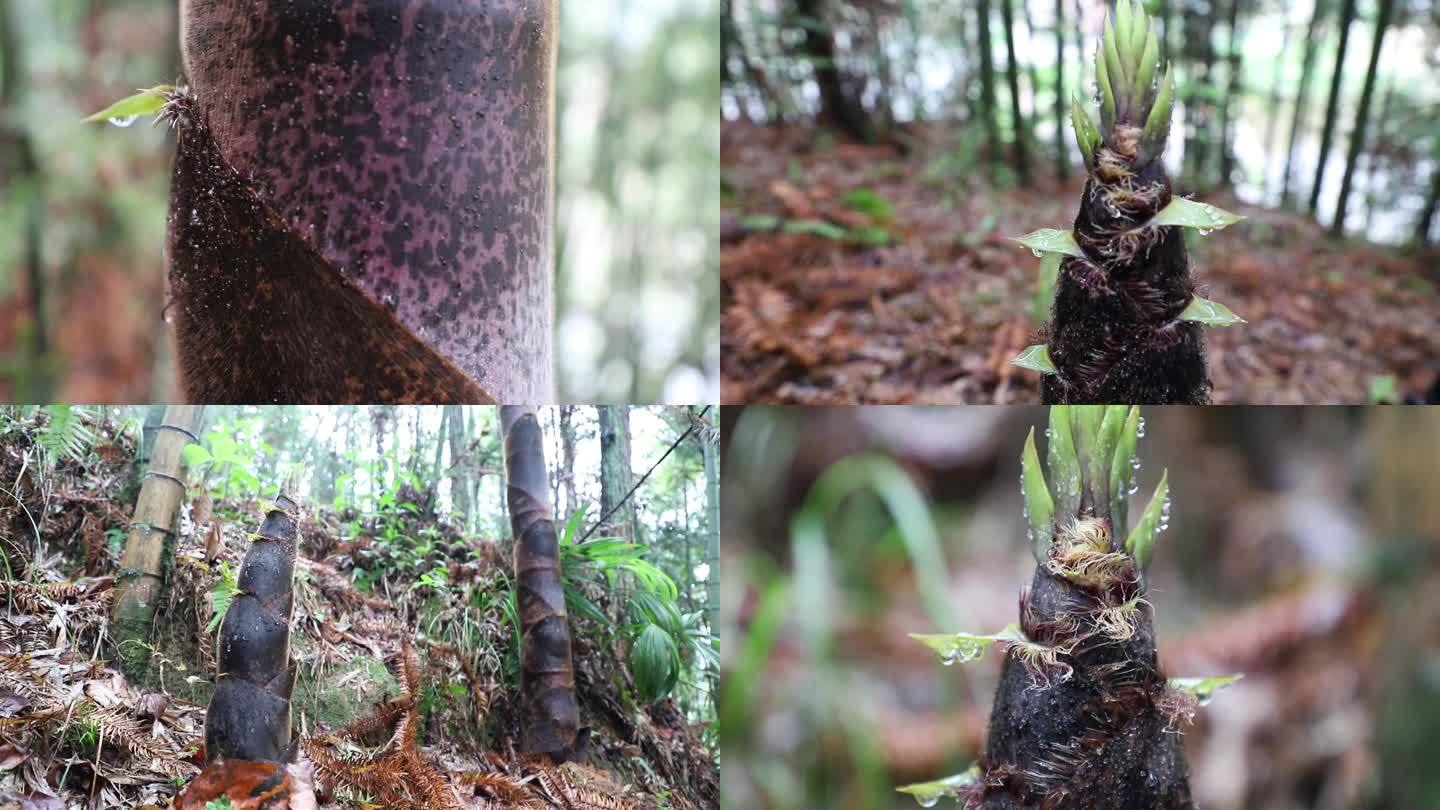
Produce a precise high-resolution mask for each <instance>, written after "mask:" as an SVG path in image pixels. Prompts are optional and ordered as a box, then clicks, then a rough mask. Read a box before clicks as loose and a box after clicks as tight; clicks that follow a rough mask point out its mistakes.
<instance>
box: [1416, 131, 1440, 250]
mask: <svg viewBox="0 0 1440 810" xmlns="http://www.w3.org/2000/svg"><path fill="white" fill-rule="evenodd" d="M1437 151H1440V150H1437ZM1435 163H1436V166H1435V169H1434V170H1433V171H1432V172H1431V174H1430V193H1429V194H1428V195H1426V197H1425V206H1424V207H1423V208H1421V209H1420V218H1419V219H1418V220H1417V221H1416V222H1415V241H1416V243H1418V244H1421V245H1429V244H1430V226H1431V225H1433V224H1434V222H1435V211H1436V210H1437V209H1440V159H1437V160H1436V161H1435Z"/></svg>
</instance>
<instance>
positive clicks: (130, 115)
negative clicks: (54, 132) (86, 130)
mask: <svg viewBox="0 0 1440 810" xmlns="http://www.w3.org/2000/svg"><path fill="white" fill-rule="evenodd" d="M174 89H175V88H173V87H171V86H170V85H168V84H157V85H156V86H154V87H151V88H149V89H147V90H141V91H140V92H138V93H136V94H135V95H133V96H126V97H125V98H122V99H120V100H119V101H117V102H115V103H114V104H111V105H110V106H109V107H106V108H105V109H103V110H101V111H100V112H97V113H95V114H94V115H91V116H90V117H88V118H86V119H85V121H86V122H90V121H110V120H112V119H114V120H117V121H125V122H126V124H124V125H122V126H128V125H129V122H130V121H134V120H135V119H136V118H138V117H139V116H142V115H153V114H154V113H157V112H159V111H160V108H161V107H164V106H165V96H164V95H163V94H164V93H169V92H171V91H172V90H174Z"/></svg>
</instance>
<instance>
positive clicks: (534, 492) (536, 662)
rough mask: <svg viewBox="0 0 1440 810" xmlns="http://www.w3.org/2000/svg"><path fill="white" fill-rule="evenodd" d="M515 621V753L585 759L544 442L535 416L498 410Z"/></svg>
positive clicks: (524, 411)
mask: <svg viewBox="0 0 1440 810" xmlns="http://www.w3.org/2000/svg"><path fill="white" fill-rule="evenodd" d="M500 425H501V431H502V432H503V434H504V436H505V475H506V479H507V480H508V482H509V486H508V487H507V488H506V491H507V504H508V508H509V512H510V525H511V529H512V531H513V533H514V535H515V550H514V564H515V600H516V606H517V607H518V610H519V613H520V636H521V640H520V748H521V750H522V751H523V752H526V753H544V754H549V755H550V756H551V758H552V759H554V760H556V761H565V760H567V759H572V758H576V757H579V756H583V753H584V751H583V749H584V742H585V739H584V736H583V735H581V733H580V728H579V726H580V710H579V706H578V704H577V702H576V699H575V664H574V661H573V658H572V656H571V651H570V625H569V620H568V618H567V617H566V614H565V588H564V585H563V580H562V577H561V571H560V548H559V542H558V540H557V538H556V536H555V524H554V522H553V521H551V519H550V515H551V512H552V506H551V504H550V489H549V486H550V480H549V479H550V476H549V474H548V473H547V472H546V470H545V438H544V436H542V435H541V432H540V422H539V420H538V419H536V417H535V412H534V410H532V409H530V408H524V407H516V406H513V405H504V406H501V408H500Z"/></svg>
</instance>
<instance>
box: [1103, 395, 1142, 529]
mask: <svg viewBox="0 0 1440 810" xmlns="http://www.w3.org/2000/svg"><path fill="white" fill-rule="evenodd" d="M1139 438H1140V406H1138V405H1131V406H1130V410H1129V411H1128V412H1127V413H1126V414H1125V426H1124V427H1123V428H1121V430H1120V442H1119V443H1118V444H1117V445H1116V446H1115V457H1114V458H1113V459H1112V460H1111V461H1110V520H1111V525H1113V526H1114V527H1115V537H1124V536H1125V529H1126V527H1127V526H1128V525H1129V520H1128V518H1129V515H1128V513H1127V505H1128V503H1129V501H1130V482H1131V481H1134V480H1135V447H1136V445H1137V444H1138V443H1139Z"/></svg>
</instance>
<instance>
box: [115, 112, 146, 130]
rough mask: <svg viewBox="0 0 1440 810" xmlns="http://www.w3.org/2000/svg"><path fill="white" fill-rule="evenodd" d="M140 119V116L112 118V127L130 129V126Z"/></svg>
mask: <svg viewBox="0 0 1440 810" xmlns="http://www.w3.org/2000/svg"><path fill="white" fill-rule="evenodd" d="M139 117H140V116H138V115H127V116H124V117H121V118H111V119H110V125H111V126H116V127H120V128H122V129H123V128H125V127H128V126H130V125H131V124H133V123H135V121H136V119H138V118H139Z"/></svg>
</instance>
